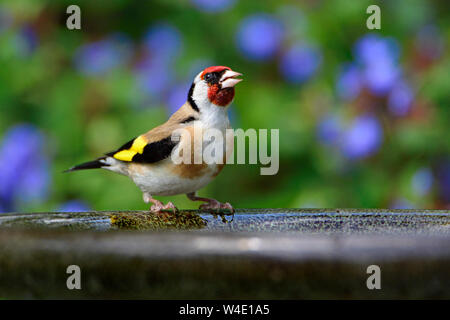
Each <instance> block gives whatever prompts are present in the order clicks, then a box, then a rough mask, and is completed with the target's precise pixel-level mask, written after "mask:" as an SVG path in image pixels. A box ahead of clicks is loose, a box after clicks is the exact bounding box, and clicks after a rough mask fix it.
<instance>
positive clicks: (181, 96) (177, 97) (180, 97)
mask: <svg viewBox="0 0 450 320" xmlns="http://www.w3.org/2000/svg"><path fill="white" fill-rule="evenodd" d="M190 86H191V83H190V82H187V83H182V84H177V85H175V86H173V87H172V88H171V89H170V91H169V94H168V96H167V98H166V104H167V107H168V108H169V112H170V114H172V113H174V112H175V111H177V110H178V109H179V108H180V107H181V106H182V105H183V103H185V102H186V99H187V96H188V91H189V88H190Z"/></svg>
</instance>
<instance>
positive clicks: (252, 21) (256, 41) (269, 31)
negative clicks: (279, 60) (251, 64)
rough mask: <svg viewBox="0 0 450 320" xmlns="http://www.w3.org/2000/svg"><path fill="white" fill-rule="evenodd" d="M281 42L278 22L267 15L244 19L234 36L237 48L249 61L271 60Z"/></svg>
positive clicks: (261, 14)
mask: <svg viewBox="0 0 450 320" xmlns="http://www.w3.org/2000/svg"><path fill="white" fill-rule="evenodd" d="M282 40H283V27H282V24H281V22H280V21H278V20H277V19H276V18H274V17H273V16H271V15H268V14H263V13H259V14H254V15H251V16H248V17H247V18H245V19H244V20H243V21H242V23H241V24H240V26H239V30H238V32H237V35H236V41H237V46H238V48H239V49H240V51H241V52H242V54H243V55H244V56H245V57H247V58H248V59H250V60H257V61H264V60H269V59H271V58H272V57H273V56H274V55H275V54H276V53H277V51H278V50H279V48H280V46H281V42H282Z"/></svg>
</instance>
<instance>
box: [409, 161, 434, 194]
mask: <svg viewBox="0 0 450 320" xmlns="http://www.w3.org/2000/svg"><path fill="white" fill-rule="evenodd" d="M411 184H412V189H413V191H414V192H415V193H416V194H417V195H419V196H424V195H426V194H428V192H430V190H431V187H432V186H433V173H432V172H431V169H430V168H420V169H419V170H417V171H416V173H414V175H413V177H412V181H411Z"/></svg>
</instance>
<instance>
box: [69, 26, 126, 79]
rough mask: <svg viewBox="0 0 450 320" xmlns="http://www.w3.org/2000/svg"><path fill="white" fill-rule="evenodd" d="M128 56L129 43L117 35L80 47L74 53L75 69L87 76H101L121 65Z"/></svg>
mask: <svg viewBox="0 0 450 320" xmlns="http://www.w3.org/2000/svg"><path fill="white" fill-rule="evenodd" d="M129 54H130V48H129V41H128V39H127V38H126V37H124V36H123V35H120V34H117V35H113V36H110V37H108V38H106V39H103V40H99V41H96V42H91V43H89V44H85V45H83V46H81V47H80V48H79V49H78V50H77V52H76V53H75V58H74V63H75V67H76V68H77V69H78V70H79V71H80V72H81V73H83V74H85V75H87V76H94V75H103V74H105V73H107V72H108V71H110V70H111V69H113V68H115V67H117V66H119V65H121V64H123V63H124V62H125V61H126V60H127V58H128V56H129Z"/></svg>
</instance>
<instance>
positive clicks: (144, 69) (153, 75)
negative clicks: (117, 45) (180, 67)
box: [135, 57, 175, 99]
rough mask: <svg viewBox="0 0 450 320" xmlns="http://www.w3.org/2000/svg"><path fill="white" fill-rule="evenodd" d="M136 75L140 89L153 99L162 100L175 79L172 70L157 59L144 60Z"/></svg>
mask: <svg viewBox="0 0 450 320" xmlns="http://www.w3.org/2000/svg"><path fill="white" fill-rule="evenodd" d="M135 73H136V79H137V82H138V85H139V87H140V89H141V90H142V91H143V92H144V93H146V94H147V95H148V96H149V97H150V98H153V99H162V98H163V96H164V94H165V92H166V91H167V90H168V89H169V88H170V86H171V85H172V83H173V82H174V79H175V75H174V72H173V70H172V68H171V67H170V66H169V65H166V64H164V63H163V62H162V61H160V60H158V59H157V57H146V58H144V60H143V61H141V62H140V63H139V64H138V65H137V68H136V71H135Z"/></svg>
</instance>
